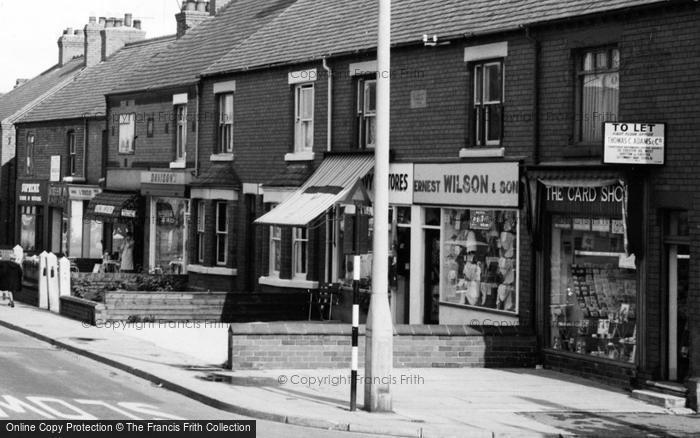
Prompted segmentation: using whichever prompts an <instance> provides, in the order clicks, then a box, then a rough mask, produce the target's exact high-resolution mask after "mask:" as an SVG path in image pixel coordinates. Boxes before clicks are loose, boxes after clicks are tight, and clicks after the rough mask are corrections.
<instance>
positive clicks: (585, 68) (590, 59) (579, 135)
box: [576, 47, 620, 143]
mask: <svg viewBox="0 0 700 438" xmlns="http://www.w3.org/2000/svg"><path fill="white" fill-rule="evenodd" d="M576 76H577V82H576V83H577V85H576V87H577V90H576V98H577V105H576V108H577V114H576V140H577V142H579V143H600V142H602V141H603V124H604V123H605V122H610V121H616V120H617V113H618V106H619V102H620V87H619V81H620V51H619V50H618V49H617V48H615V47H607V48H597V49H589V50H585V51H583V52H581V54H580V56H579V57H578V59H577V72H576Z"/></svg>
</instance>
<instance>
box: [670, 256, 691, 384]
mask: <svg viewBox="0 0 700 438" xmlns="http://www.w3.org/2000/svg"><path fill="white" fill-rule="evenodd" d="M689 249H690V248H689V247H688V246H686V245H669V247H668V379H669V380H670V381H674V382H683V381H684V380H685V378H686V377H687V375H688V366H689V357H688V356H689V355H688V351H689V350H688V347H689V340H690V339H689V338H690V334H689V331H688V313H687V308H688V270H689V267H690V252H689Z"/></svg>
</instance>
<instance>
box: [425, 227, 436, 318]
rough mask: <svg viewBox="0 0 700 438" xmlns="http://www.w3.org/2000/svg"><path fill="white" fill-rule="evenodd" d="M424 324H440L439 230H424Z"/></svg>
mask: <svg viewBox="0 0 700 438" xmlns="http://www.w3.org/2000/svg"><path fill="white" fill-rule="evenodd" d="M424 321H425V324H439V323H440V230H439V229H438V230H435V229H426V230H425V317H424Z"/></svg>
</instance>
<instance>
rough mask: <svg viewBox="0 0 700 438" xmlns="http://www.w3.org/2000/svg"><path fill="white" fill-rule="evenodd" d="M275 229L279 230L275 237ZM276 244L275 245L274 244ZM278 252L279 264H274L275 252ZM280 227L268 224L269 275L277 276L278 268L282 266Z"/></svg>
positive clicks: (278, 274) (278, 273)
mask: <svg viewBox="0 0 700 438" xmlns="http://www.w3.org/2000/svg"><path fill="white" fill-rule="evenodd" d="M275 230H279V234H278V235H277V237H275ZM276 244H277V245H276ZM278 251H279V252H280V266H278V267H276V266H275V259H276V258H277V257H276V254H277V252H278ZM281 252H282V227H280V226H279V225H270V269H269V271H270V273H269V276H270V277H274V278H279V276H280V269H281V268H282V257H281ZM275 268H277V269H275Z"/></svg>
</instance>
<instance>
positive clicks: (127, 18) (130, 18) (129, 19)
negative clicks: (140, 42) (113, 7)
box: [124, 14, 134, 27]
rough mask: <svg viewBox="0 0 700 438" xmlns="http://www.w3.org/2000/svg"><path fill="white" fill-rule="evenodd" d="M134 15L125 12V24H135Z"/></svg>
mask: <svg viewBox="0 0 700 438" xmlns="http://www.w3.org/2000/svg"><path fill="white" fill-rule="evenodd" d="M133 19H134V16H133V15H132V14H124V26H126V27H131V26H132V25H133Z"/></svg>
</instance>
